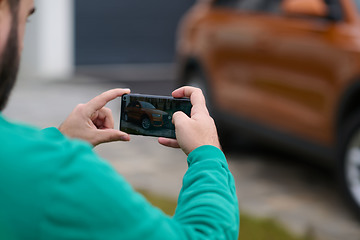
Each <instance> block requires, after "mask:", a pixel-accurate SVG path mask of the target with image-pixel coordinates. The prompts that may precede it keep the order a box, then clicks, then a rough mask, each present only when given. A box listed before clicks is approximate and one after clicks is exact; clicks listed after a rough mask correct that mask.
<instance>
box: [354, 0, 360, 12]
mask: <svg viewBox="0 0 360 240" xmlns="http://www.w3.org/2000/svg"><path fill="white" fill-rule="evenodd" d="M354 1H355V5H356V8H357V10H358V12H360V0H354Z"/></svg>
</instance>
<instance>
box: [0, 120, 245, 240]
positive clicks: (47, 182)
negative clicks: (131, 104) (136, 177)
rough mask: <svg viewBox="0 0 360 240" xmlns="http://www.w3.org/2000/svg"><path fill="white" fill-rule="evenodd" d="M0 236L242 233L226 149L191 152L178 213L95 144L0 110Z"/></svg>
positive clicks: (216, 236) (207, 236) (142, 236)
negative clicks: (141, 188) (152, 200)
mask: <svg viewBox="0 0 360 240" xmlns="http://www.w3.org/2000/svg"><path fill="white" fill-rule="evenodd" d="M0 143H1V144H0V239H37V240H39V239H44V240H45V239H46V240H48V239H101V240H104V239H106V240H109V239H126V240H128V239H129V240H130V239H141V240H145V239H154V240H155V239H156V240H160V239H167V240H168V239H237V236H238V231H239V211H238V203H237V197H236V193H235V185H234V180H233V177H232V175H231V173H230V171H229V169H228V165H227V163H226V159H225V156H224V155H223V153H222V152H221V151H220V150H219V149H217V148H215V147H212V146H202V147H199V148H197V149H195V150H194V151H193V152H192V153H190V155H189V156H188V165H189V168H188V170H187V172H186V174H185V176H184V179H183V187H182V189H181V192H180V195H179V199H178V206H177V209H176V212H175V215H174V216H172V217H171V216H167V215H165V214H164V213H163V212H162V211H160V210H159V209H157V208H155V207H153V206H152V205H151V204H149V203H148V202H147V200H146V199H145V198H144V197H142V195H140V194H138V193H137V192H135V191H134V190H133V189H132V188H131V186H130V185H129V184H128V183H127V182H126V180H125V179H124V178H123V177H122V176H121V175H119V174H118V173H117V172H116V171H115V170H114V169H113V168H112V167H111V166H110V165H109V164H108V163H107V162H106V161H104V160H103V159H101V158H100V157H99V156H98V155H96V154H95V153H94V152H93V150H92V147H91V146H90V145H89V144H87V143H85V142H82V141H78V140H69V139H68V138H66V137H64V136H63V135H62V134H61V133H60V132H59V131H58V130H57V129H56V128H48V129H44V130H39V129H36V128H32V127H28V126H24V125H20V124H14V123H11V122H9V121H7V120H6V119H4V117H3V116H2V115H1V114H0Z"/></svg>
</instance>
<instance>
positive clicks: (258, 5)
mask: <svg viewBox="0 0 360 240" xmlns="http://www.w3.org/2000/svg"><path fill="white" fill-rule="evenodd" d="M214 5H215V6H218V7H229V8H232V9H237V10H241V11H249V12H268V13H278V12H280V9H281V8H280V5H281V0H217V1H215V3H214Z"/></svg>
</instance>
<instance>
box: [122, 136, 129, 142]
mask: <svg viewBox="0 0 360 240" xmlns="http://www.w3.org/2000/svg"><path fill="white" fill-rule="evenodd" d="M120 140H121V141H130V137H129V136H128V135H123V136H121V137H120Z"/></svg>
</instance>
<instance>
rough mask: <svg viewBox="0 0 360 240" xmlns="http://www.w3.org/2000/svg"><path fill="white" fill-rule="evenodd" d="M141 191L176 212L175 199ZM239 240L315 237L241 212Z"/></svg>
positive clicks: (159, 205)
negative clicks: (299, 233)
mask: <svg viewBox="0 0 360 240" xmlns="http://www.w3.org/2000/svg"><path fill="white" fill-rule="evenodd" d="M140 193H141V194H143V195H144V196H145V197H146V198H147V199H148V200H149V201H150V202H151V203H152V204H153V205H155V206H157V207H159V208H160V209H162V210H163V211H164V212H165V213H166V214H169V215H173V214H174V212H175V207H176V202H175V201H174V200H172V199H169V198H164V197H161V196H157V195H154V194H151V193H149V192H146V191H140ZM239 240H314V238H313V237H311V236H302V237H299V236H294V235H293V234H291V233H290V232H289V231H287V230H286V229H285V228H284V227H283V226H281V225H280V224H279V223H277V222H276V221H274V220H272V219H260V218H255V217H252V216H250V215H247V214H241V215H240V235H239Z"/></svg>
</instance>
